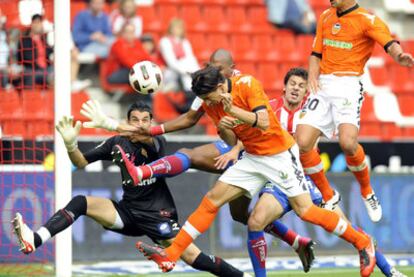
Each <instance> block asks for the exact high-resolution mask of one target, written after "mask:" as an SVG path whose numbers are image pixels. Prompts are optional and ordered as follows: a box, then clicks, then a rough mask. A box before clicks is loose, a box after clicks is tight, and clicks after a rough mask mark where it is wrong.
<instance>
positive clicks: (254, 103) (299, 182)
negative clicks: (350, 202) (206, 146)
mask: <svg viewBox="0 0 414 277" xmlns="http://www.w3.org/2000/svg"><path fill="white" fill-rule="evenodd" d="M192 79H193V82H192V90H193V91H194V93H195V94H196V95H197V96H199V97H200V98H201V99H203V101H204V103H203V108H204V110H205V112H206V113H207V114H208V115H209V116H210V117H211V118H212V119H213V121H214V123H215V124H216V125H217V126H218V127H219V130H220V136H221V137H222V138H223V139H224V140H225V141H226V142H227V143H228V144H229V145H235V144H236V143H237V141H238V140H240V141H241V142H242V143H243V145H244V148H245V151H246V153H245V154H244V156H243V157H242V159H241V160H239V161H238V162H237V163H236V164H235V165H233V166H232V167H230V168H229V169H227V170H226V171H225V172H224V173H223V174H222V175H221V177H220V178H219V180H218V181H217V183H216V184H215V185H214V186H213V188H212V189H211V190H210V191H209V192H208V193H207V194H206V196H205V197H204V198H203V200H202V202H201V204H200V206H199V207H198V208H197V209H196V211H195V212H194V213H193V214H192V215H191V216H190V217H189V219H188V220H187V221H186V223H185V224H184V226H183V228H182V229H181V231H180V232H179V234H178V235H177V237H176V239H175V240H174V242H173V244H172V245H171V246H170V247H168V248H166V249H165V250H163V249H161V248H159V247H156V246H151V245H148V244H145V243H143V242H138V243H137V247H138V248H139V249H140V251H142V252H143V253H144V254H145V255H146V256H147V257H148V258H149V259H151V260H153V261H155V262H156V263H157V264H158V265H159V267H160V268H161V269H162V270H163V271H170V270H172V269H173V268H174V266H175V262H176V261H177V259H178V258H179V256H180V254H181V253H182V251H184V250H185V249H186V248H187V246H188V245H189V244H190V243H191V242H192V241H193V240H194V239H196V238H197V237H198V236H199V235H200V234H201V233H203V232H205V231H206V230H207V229H208V228H209V226H210V225H211V223H212V222H213V220H214V218H215V217H216V215H217V213H218V210H219V209H220V207H221V206H222V205H224V204H226V203H228V202H230V201H232V200H234V199H237V198H238V197H240V196H242V195H247V196H249V197H252V196H253V195H254V194H256V193H257V192H258V191H259V190H260V189H261V188H262V187H263V185H264V184H265V183H266V182H267V181H268V180H270V181H272V182H274V183H275V184H277V187H278V188H279V189H280V190H281V191H282V192H283V193H285V194H286V195H287V196H288V198H289V203H290V204H291V205H292V208H293V209H294V210H295V212H296V214H297V215H298V216H299V217H300V218H301V219H303V220H305V221H307V222H310V223H313V224H316V225H319V226H321V227H323V228H324V229H325V230H326V231H328V232H331V233H334V234H336V235H338V236H340V237H341V238H343V239H345V240H347V241H348V242H350V243H352V244H353V245H354V246H355V247H356V248H357V249H358V250H359V253H360V261H361V275H362V276H369V275H370V274H371V272H372V270H373V267H374V265H375V248H374V244H373V241H372V239H371V238H370V237H369V236H367V235H365V234H363V233H361V232H358V231H356V230H355V229H353V228H352V226H350V225H349V224H348V223H347V222H346V221H344V220H343V219H341V218H340V217H339V216H338V215H337V214H335V213H334V212H332V211H328V210H325V209H321V208H319V207H317V206H315V205H313V203H312V200H311V198H310V195H309V191H308V188H307V186H306V184H305V177H304V174H303V170H302V166H301V164H300V163H299V149H298V147H297V146H296V144H295V141H294V140H293V138H292V137H291V136H290V135H289V134H288V133H287V132H286V131H285V130H283V128H282V127H281V126H280V123H279V122H278V121H277V119H276V116H275V114H274V113H273V111H272V109H271V107H270V105H269V101H268V99H267V96H266V95H265V93H264V91H263V88H262V86H261V84H260V83H259V82H258V81H257V80H256V79H255V78H253V77H252V76H250V75H240V76H236V77H233V78H230V79H228V78H225V77H224V76H223V75H222V74H221V73H220V70H219V69H217V68H215V67H212V66H208V67H206V68H203V69H201V70H199V71H197V72H195V73H194V74H193V75H192ZM133 170H135V168H134V169H133Z"/></svg>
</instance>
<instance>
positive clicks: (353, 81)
mask: <svg viewBox="0 0 414 277" xmlns="http://www.w3.org/2000/svg"><path fill="white" fill-rule="evenodd" d="M319 84H320V86H321V90H320V91H318V92H317V93H316V94H312V93H311V94H310V95H309V98H308V99H307V101H306V104H305V105H304V106H303V109H302V111H301V113H300V116H299V118H300V119H299V122H298V125H299V124H305V125H310V126H313V127H315V128H317V129H319V130H320V131H321V132H322V133H323V134H324V136H326V137H327V138H332V137H333V136H334V134H337V133H338V126H339V125H340V124H342V123H350V124H352V125H355V126H356V127H357V128H358V129H359V125H360V118H361V107H362V102H363V101H364V95H363V92H364V90H363V87H362V83H361V81H360V77H357V76H335V75H333V74H330V75H320V77H319Z"/></svg>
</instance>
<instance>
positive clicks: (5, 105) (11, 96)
mask: <svg viewBox="0 0 414 277" xmlns="http://www.w3.org/2000/svg"><path fill="white" fill-rule="evenodd" d="M21 112H22V110H21V99H20V96H19V94H18V93H17V92H16V91H14V90H11V91H2V92H0V120H2V119H13V118H18V117H21Z"/></svg>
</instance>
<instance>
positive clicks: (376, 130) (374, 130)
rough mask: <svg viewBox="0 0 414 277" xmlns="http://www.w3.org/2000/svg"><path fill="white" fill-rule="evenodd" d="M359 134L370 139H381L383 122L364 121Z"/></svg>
mask: <svg viewBox="0 0 414 277" xmlns="http://www.w3.org/2000/svg"><path fill="white" fill-rule="evenodd" d="M359 136H360V137H363V138H370V139H380V137H381V123H380V122H379V121H377V122H364V123H362V124H361V127H360V129H359Z"/></svg>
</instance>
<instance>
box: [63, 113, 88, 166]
mask: <svg viewBox="0 0 414 277" xmlns="http://www.w3.org/2000/svg"><path fill="white" fill-rule="evenodd" d="M56 129H57V130H58V132H59V133H60V135H61V136H62V138H63V141H64V142H65V146H66V149H67V150H68V155H69V158H70V160H71V162H72V163H73V164H74V165H75V166H76V167H77V168H84V167H85V166H86V165H88V161H86V159H85V157H84V156H83V154H82V152H81V151H79V149H78V135H79V131H80V129H81V122H80V121H77V122H76V123H75V126H73V117H67V116H64V117H63V118H62V119H61V120H60V121H59V122H58V124H57V125H56Z"/></svg>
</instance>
